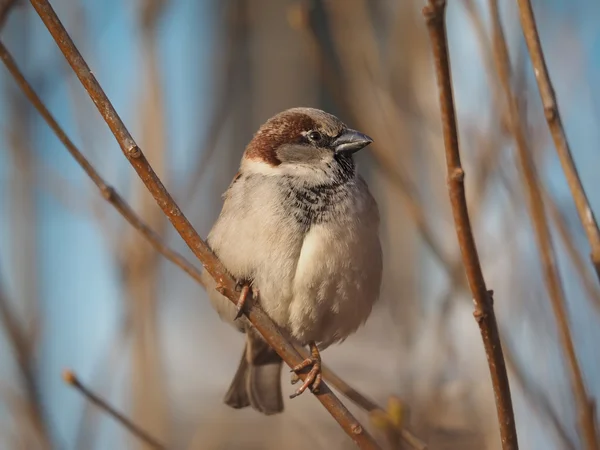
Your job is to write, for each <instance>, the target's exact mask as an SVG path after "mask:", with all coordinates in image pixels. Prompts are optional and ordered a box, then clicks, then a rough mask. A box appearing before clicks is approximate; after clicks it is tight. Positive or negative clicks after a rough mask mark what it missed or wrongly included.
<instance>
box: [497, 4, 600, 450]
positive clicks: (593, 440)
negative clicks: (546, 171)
mask: <svg viewBox="0 0 600 450" xmlns="http://www.w3.org/2000/svg"><path fill="white" fill-rule="evenodd" d="M489 5H490V15H491V19H492V33H493V39H492V45H493V50H494V61H495V64H496V70H497V72H498V76H499V79H500V84H501V86H502V89H503V91H504V95H505V98H506V103H507V106H508V116H509V117H508V121H509V127H510V131H511V133H512V134H513V136H514V138H515V143H516V149H517V156H518V159H519V165H520V166H521V167H520V168H521V171H520V172H521V174H522V177H523V184H524V186H525V189H526V192H527V197H528V206H529V215H530V218H531V221H532V224H533V228H534V231H535V238H536V241H537V246H538V250H539V252H540V258H541V263H542V268H543V273H544V279H545V282H546V287H547V289H548V295H549V299H550V303H551V305H552V309H553V311H554V316H555V318H556V324H557V327H558V334H559V338H560V342H561V345H562V347H563V351H564V353H565V357H566V359H567V363H568V367H569V376H570V379H571V388H572V390H573V395H574V397H575V402H576V404H577V408H578V416H579V420H578V422H579V428H580V434H581V437H582V439H583V441H584V443H585V448H586V449H588V450H597V449H598V442H597V435H596V428H595V419H594V406H593V403H592V401H591V400H590V398H589V396H588V393H587V391H586V388H585V383H584V381H583V374H582V372H581V368H580V367H579V363H578V361H577V354H576V352H575V346H574V344H573V339H572V337H571V331H570V329H569V320H568V317H567V309H566V301H565V294H564V291H563V287H562V284H561V281H560V275H559V271H558V266H557V265H556V255H555V252H554V248H553V246H552V236H551V233H550V227H549V226H548V221H547V217H546V212H545V208H544V198H543V195H542V190H541V187H540V186H541V185H540V180H539V179H538V174H537V172H536V169H535V165H534V163H533V158H532V155H531V152H530V151H529V149H528V143H527V138H526V135H525V131H524V129H523V123H524V119H523V118H522V117H521V112H520V108H519V105H518V102H517V98H516V96H515V94H514V93H513V90H512V87H511V81H510V80H511V70H510V58H509V54H508V46H507V44H506V39H505V36H504V31H503V30H502V25H501V23H500V13H499V10H498V2H497V0H489Z"/></svg>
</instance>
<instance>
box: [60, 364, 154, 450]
mask: <svg viewBox="0 0 600 450" xmlns="http://www.w3.org/2000/svg"><path fill="white" fill-rule="evenodd" d="M63 380H64V381H65V383H67V384H68V385H70V386H73V387H74V388H75V389H77V390H78V391H79V392H81V393H82V394H83V396H84V397H85V398H86V399H88V400H89V401H90V402H92V403H93V404H95V405H96V406H98V408H100V409H101V410H103V411H105V412H106V413H107V414H108V415H109V416H110V417H112V418H114V419H115V420H116V421H117V422H119V423H120V424H121V425H123V426H124V427H125V428H127V430H129V432H130V433H131V434H133V435H135V436H137V437H138V438H139V439H140V440H142V441H143V442H145V443H146V444H147V445H148V446H150V447H151V448H154V449H156V450H166V447H165V446H164V445H163V444H161V443H160V442H158V441H157V440H156V439H155V438H154V437H153V436H151V435H150V434H148V433H147V432H146V431H144V430H143V429H141V428H140V427H139V426H138V425H137V424H135V423H133V422H132V421H131V420H130V419H128V418H127V417H125V416H124V415H123V414H121V413H120V412H118V411H117V410H116V409H115V408H113V407H112V406H111V405H109V404H108V403H107V402H106V400H104V399H103V398H101V397H99V396H98V395H96V394H94V393H93V392H92V391H90V389H89V388H88V387H87V386H85V385H84V384H83V383H82V382H81V381H79V378H77V376H76V375H75V374H74V373H73V372H72V371H70V370H65V371H64V373H63Z"/></svg>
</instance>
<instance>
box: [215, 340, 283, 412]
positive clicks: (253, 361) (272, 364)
mask: <svg viewBox="0 0 600 450" xmlns="http://www.w3.org/2000/svg"><path fill="white" fill-rule="evenodd" d="M281 364H282V360H281V358H280V357H279V355H278V354H277V353H276V352H275V350H273V349H272V348H271V347H269V345H268V344H267V343H266V342H265V341H264V340H263V339H262V338H261V337H260V336H259V335H258V333H256V331H254V330H253V329H250V330H248V331H247V334H246V348H245V349H244V354H243V355H242V359H241V361H240V365H239V367H238V369H237V372H236V373H235V376H234V377H233V381H232V382H231V386H229V390H228V391H227V394H226V395H225V403H226V404H227V405H229V406H231V407H232V408H236V409H239V408H245V407H246V406H252V408H254V409H255V410H257V411H259V412H261V413H263V414H266V415H271V414H277V413H280V412H282V411H283V398H282V394H281Z"/></svg>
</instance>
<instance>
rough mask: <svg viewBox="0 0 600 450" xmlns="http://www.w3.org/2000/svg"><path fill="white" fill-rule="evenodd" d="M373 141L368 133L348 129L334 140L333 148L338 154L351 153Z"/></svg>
mask: <svg viewBox="0 0 600 450" xmlns="http://www.w3.org/2000/svg"><path fill="white" fill-rule="evenodd" d="M371 142H373V139H371V138H370V137H369V136H367V135H366V134H362V133H359V132H358V131H356V130H352V129H347V130H345V131H344V132H343V133H342V134H340V135H339V136H338V137H337V138H335V140H334V141H333V144H332V146H333V149H334V150H335V153H336V154H345V155H351V154H352V153H355V152H357V151H359V150H361V149H363V148H365V147H366V146H367V145H369V144H370V143H371Z"/></svg>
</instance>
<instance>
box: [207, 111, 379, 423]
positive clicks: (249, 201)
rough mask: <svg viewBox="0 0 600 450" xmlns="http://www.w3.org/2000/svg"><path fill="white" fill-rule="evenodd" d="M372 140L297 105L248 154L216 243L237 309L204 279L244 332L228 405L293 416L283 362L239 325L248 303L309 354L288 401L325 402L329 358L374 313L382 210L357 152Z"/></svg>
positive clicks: (212, 239) (224, 315) (214, 235)
mask: <svg viewBox="0 0 600 450" xmlns="http://www.w3.org/2000/svg"><path fill="white" fill-rule="evenodd" d="M372 142H373V140H372V139H371V138H370V137H369V136H367V135H365V134H363V133H361V132H359V131H356V130H354V129H352V128H349V127H348V126H346V125H345V124H344V123H343V122H342V121H341V120H340V119H338V118H337V117H335V116H334V115H332V114H329V113H327V112H325V111H322V110H319V109H315V108H306V107H297V108H291V109H288V110H285V111H283V112H280V113H278V114H276V115H275V116H273V117H271V118H270V119H268V120H267V121H266V122H265V123H264V124H263V125H262V126H261V127H260V128H259V129H258V131H257V132H256V133H255V135H254V136H253V137H252V139H251V141H250V142H249V144H248V145H247V147H246V149H245V151H244V153H243V156H242V159H241V163H240V167H239V171H238V172H237V174H236V175H235V177H234V178H233V181H232V182H231V184H230V185H229V187H228V189H227V191H226V192H225V194H224V195H223V199H224V201H223V206H222V210H221V212H220V214H219V216H218V218H217V220H216V222H215V223H214V225H213V227H212V229H211V231H210V232H209V234H208V237H207V243H208V245H209V246H210V248H211V249H212V251H213V252H214V253H215V255H216V256H217V257H218V258H219V259H220V260H221V262H222V263H223V265H224V266H225V268H226V269H227V271H228V272H229V273H230V275H231V276H232V277H234V279H236V280H237V287H238V290H239V291H240V297H239V300H238V302H237V305H236V304H234V303H232V302H231V301H229V300H228V299H227V298H226V297H224V296H223V295H221V294H220V293H219V291H218V289H219V286H218V284H217V282H216V281H215V280H213V279H212V278H211V277H210V275H208V274H207V273H206V271H204V272H203V275H202V277H203V281H204V283H205V286H206V287H207V291H208V292H209V299H210V302H211V303H212V305H213V307H214V308H215V309H216V311H217V312H218V314H219V316H220V317H221V319H223V320H224V321H226V322H229V323H231V324H233V325H234V326H235V327H236V328H237V329H238V330H239V331H242V332H244V333H246V344H245V348H244V351H243V354H242V358H241V361H240V363H239V366H238V369H237V371H236V373H235V376H234V378H233V381H232V382H231V385H230V387H229V389H228V391H227V393H226V395H225V398H224V402H225V403H226V404H227V405H229V406H230V407H233V408H236V409H239V408H244V407H247V406H251V407H252V408H253V409H255V410H256V411H259V412H261V413H263V414H265V415H272V414H276V413H280V412H282V411H283V409H284V407H283V397H282V389H281V367H282V359H281V358H280V357H279V355H278V354H277V353H276V352H275V351H274V350H273V349H272V348H271V347H270V346H269V345H268V344H267V343H266V341H264V340H263V338H262V337H261V336H260V334H259V333H258V332H257V330H255V329H254V328H253V327H252V326H251V325H249V322H248V321H240V320H237V319H238V318H239V317H240V316H241V315H243V314H244V312H245V310H246V308H248V307H250V306H249V303H248V299H250V300H249V302H250V303H253V302H256V303H258V304H260V306H261V307H262V308H263V310H264V311H265V313H266V314H267V315H268V316H269V318H270V319H271V320H272V321H273V322H274V323H275V324H276V325H277V326H278V327H279V329H280V330H281V332H282V333H283V335H284V336H285V337H286V338H287V339H288V340H289V341H290V342H292V343H293V344H295V345H299V346H308V347H309V349H310V356H309V357H308V358H307V359H306V360H304V361H303V362H302V363H301V364H299V365H297V366H295V367H293V368H292V372H294V374H298V373H301V371H305V372H306V371H308V374H307V376H306V378H305V380H304V383H302V385H301V386H300V387H299V388H298V389H297V390H296V391H295V392H294V393H293V394H292V395H290V397H291V398H294V397H296V396H298V395H300V394H302V393H303V392H304V391H305V390H306V389H307V388H310V390H311V391H312V392H315V393H316V392H318V389H319V385H320V383H321V380H322V374H321V355H320V352H321V351H322V350H324V349H326V348H327V347H328V346H329V345H331V344H333V343H339V342H342V341H344V340H345V339H346V338H347V337H348V336H349V335H350V334H352V333H353V332H355V331H356V330H357V329H358V328H359V327H360V326H361V325H362V324H364V323H365V322H366V320H367V318H368V317H369V315H370V314H371V311H372V309H373V306H374V304H375V303H376V301H377V300H378V298H379V292H380V286H381V277H382V275H381V274H382V250H381V244H380V239H379V221H380V219H379V209H378V206H377V202H376V201H375V199H374V197H373V196H372V194H371V192H370V191H369V188H368V186H367V183H366V182H365V180H364V179H363V178H362V177H361V176H360V175H359V174H358V173H357V170H356V165H355V161H354V153H356V152H357V151H359V150H361V149H363V148H365V147H366V146H368V145H369V144H371V143H372ZM309 369H310V370H309ZM292 378H293V379H292V383H295V382H296V381H298V378H297V376H296V377H294V376H292Z"/></svg>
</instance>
